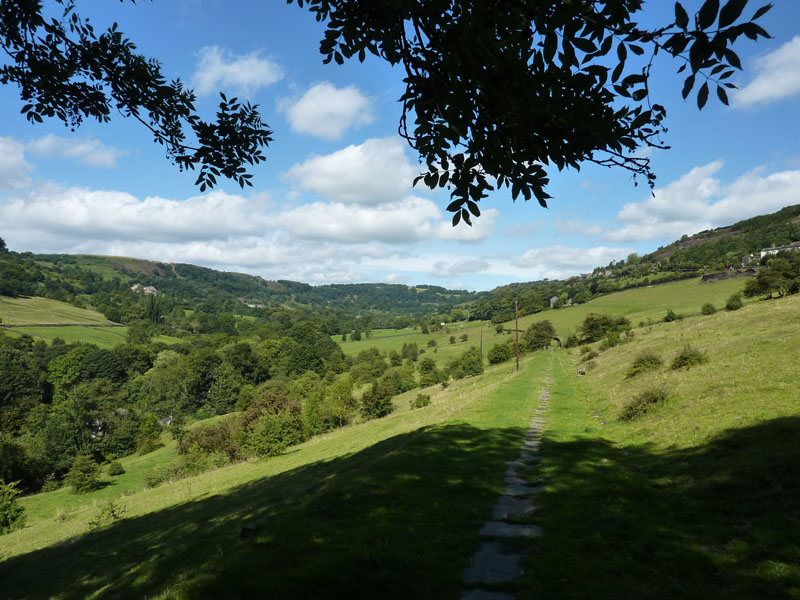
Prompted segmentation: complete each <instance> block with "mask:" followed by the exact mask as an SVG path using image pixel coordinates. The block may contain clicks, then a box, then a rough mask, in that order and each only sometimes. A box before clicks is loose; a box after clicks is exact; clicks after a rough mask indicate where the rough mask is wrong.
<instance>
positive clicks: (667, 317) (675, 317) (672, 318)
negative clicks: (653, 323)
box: [664, 308, 680, 323]
mask: <svg viewBox="0 0 800 600" xmlns="http://www.w3.org/2000/svg"><path fill="white" fill-rule="evenodd" d="M679 318H680V317H678V315H676V314H675V311H674V310H672V309H671V308H670V309H669V310H668V311H667V314H666V315H665V316H664V323H671V322H672V321H677V320H678V319H679Z"/></svg>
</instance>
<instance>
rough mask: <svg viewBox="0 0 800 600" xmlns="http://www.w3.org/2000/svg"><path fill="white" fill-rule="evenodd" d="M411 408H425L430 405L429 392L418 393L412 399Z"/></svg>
mask: <svg viewBox="0 0 800 600" xmlns="http://www.w3.org/2000/svg"><path fill="white" fill-rule="evenodd" d="M410 404H411V408H423V407H425V406H430V404H431V397H430V395H429V394H417V397H416V398H414V399H413V400H411V401H410Z"/></svg>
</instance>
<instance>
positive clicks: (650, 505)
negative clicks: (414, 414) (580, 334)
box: [519, 297, 800, 600]
mask: <svg viewBox="0 0 800 600" xmlns="http://www.w3.org/2000/svg"><path fill="white" fill-rule="evenodd" d="M685 343H691V344H693V345H695V346H696V347H697V348H699V349H701V350H703V351H704V352H706V353H707V357H708V362H707V363H705V364H704V365H701V366H697V367H693V368H691V369H689V370H686V369H683V370H681V371H673V370H672V369H671V368H670V363H671V361H672V359H673V358H674V355H675V354H676V353H677V352H678V351H679V350H680V349H681V347H682V346H683V345H684V344H685ZM798 346H800V298H797V297H792V298H788V299H785V300H780V301H771V302H757V303H753V304H750V305H748V306H746V307H745V308H744V309H742V310H740V311H738V312H735V313H727V312H722V313H718V314H716V315H713V316H708V317H697V318H692V319H687V320H685V321H683V322H673V323H669V324H660V325H657V326H654V327H653V328H652V329H647V330H645V331H643V332H637V336H636V338H635V341H633V342H631V343H628V344H625V345H622V346H619V347H617V348H614V349H611V350H608V351H607V352H605V353H603V354H601V355H600V357H599V358H597V359H596V364H597V367H596V368H595V369H594V370H591V371H589V373H588V374H587V375H586V376H585V377H578V376H577V375H576V374H575V373H576V367H577V365H576V364H575V358H576V355H574V354H573V356H569V355H567V354H566V353H563V352H560V353H558V356H559V360H558V361H556V367H555V369H554V381H555V383H554V387H553V399H552V401H551V405H552V409H551V421H550V427H549V430H548V432H547V436H546V439H545V445H544V454H545V456H546V460H545V463H544V466H543V468H542V472H541V474H542V476H543V477H544V478H545V479H546V480H547V481H548V484H549V485H548V487H547V490H546V492H545V493H544V494H542V495H541V496H540V497H537V499H539V500H540V504H539V509H538V512H539V515H540V517H541V520H542V524H543V526H544V532H545V533H544V535H543V536H542V538H540V539H538V540H536V542H535V543H534V544H533V545H532V554H531V556H530V563H529V574H528V578H527V580H526V581H525V582H524V583H523V584H522V586H521V591H522V593H521V594H520V595H519V597H520V598H556V597H559V598H581V599H587V600H589V599H596V598H620V599H631V600H634V599H639V598H652V599H664V600H667V599H675V598H681V599H682V598H687V599H689V598H692V599H695V598H696V599H705V598H726V599H731V598H733V599H741V600H751V599H769V598H774V599H778V598H781V599H785V598H800V545H798V542H797V531H798V530H800V529H799V528H800V469H798V468H797V456H798V455H800V393H798V386H797V384H798V379H799V378H798V367H797V364H798V363H797V348H798ZM645 350H647V351H650V352H653V353H655V354H657V355H660V356H661V357H662V358H663V359H664V363H665V364H664V366H663V367H662V368H657V369H655V370H653V371H651V372H649V373H643V374H639V375H636V376H634V377H630V378H629V377H627V372H628V369H629V367H630V366H631V364H632V362H633V360H634V358H635V356H637V355H638V354H639V353H640V352H642V351H645ZM654 386H655V387H665V388H666V389H667V390H669V393H668V398H667V400H666V401H665V402H663V403H661V404H658V405H656V406H655V407H654V408H653V409H652V410H651V411H650V412H649V413H645V414H644V415H643V416H641V417H639V418H636V419H634V420H632V421H623V420H621V419H620V415H621V413H622V411H623V408H624V407H625V405H627V404H628V403H630V402H631V401H632V399H633V398H634V397H635V396H637V395H638V394H640V393H641V392H642V391H644V390H646V389H649V388H652V387H654ZM598 574H602V576H601V577H600V576H598Z"/></svg>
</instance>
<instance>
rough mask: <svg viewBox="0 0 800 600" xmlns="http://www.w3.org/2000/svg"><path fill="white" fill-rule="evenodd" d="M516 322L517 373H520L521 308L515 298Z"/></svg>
mask: <svg viewBox="0 0 800 600" xmlns="http://www.w3.org/2000/svg"><path fill="white" fill-rule="evenodd" d="M514 323H515V325H514V329H515V330H516V333H517V373H519V308H518V307H517V301H516V300H514Z"/></svg>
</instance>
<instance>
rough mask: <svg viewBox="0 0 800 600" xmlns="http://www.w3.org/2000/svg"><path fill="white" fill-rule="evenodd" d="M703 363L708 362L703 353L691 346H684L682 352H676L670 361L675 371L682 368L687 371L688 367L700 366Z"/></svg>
mask: <svg viewBox="0 0 800 600" xmlns="http://www.w3.org/2000/svg"><path fill="white" fill-rule="evenodd" d="M705 362H708V357H707V356H706V353H705V352H703V351H702V350H699V349H698V348H694V347H692V346H684V347H683V350H681V351H680V352H678V354H677V355H676V356H675V358H674V359H673V360H672V369H673V370H676V371H677V370H678V369H682V368H684V367H686V368H687V369H688V368H689V367H694V366H696V365H702V364H703V363H705Z"/></svg>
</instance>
